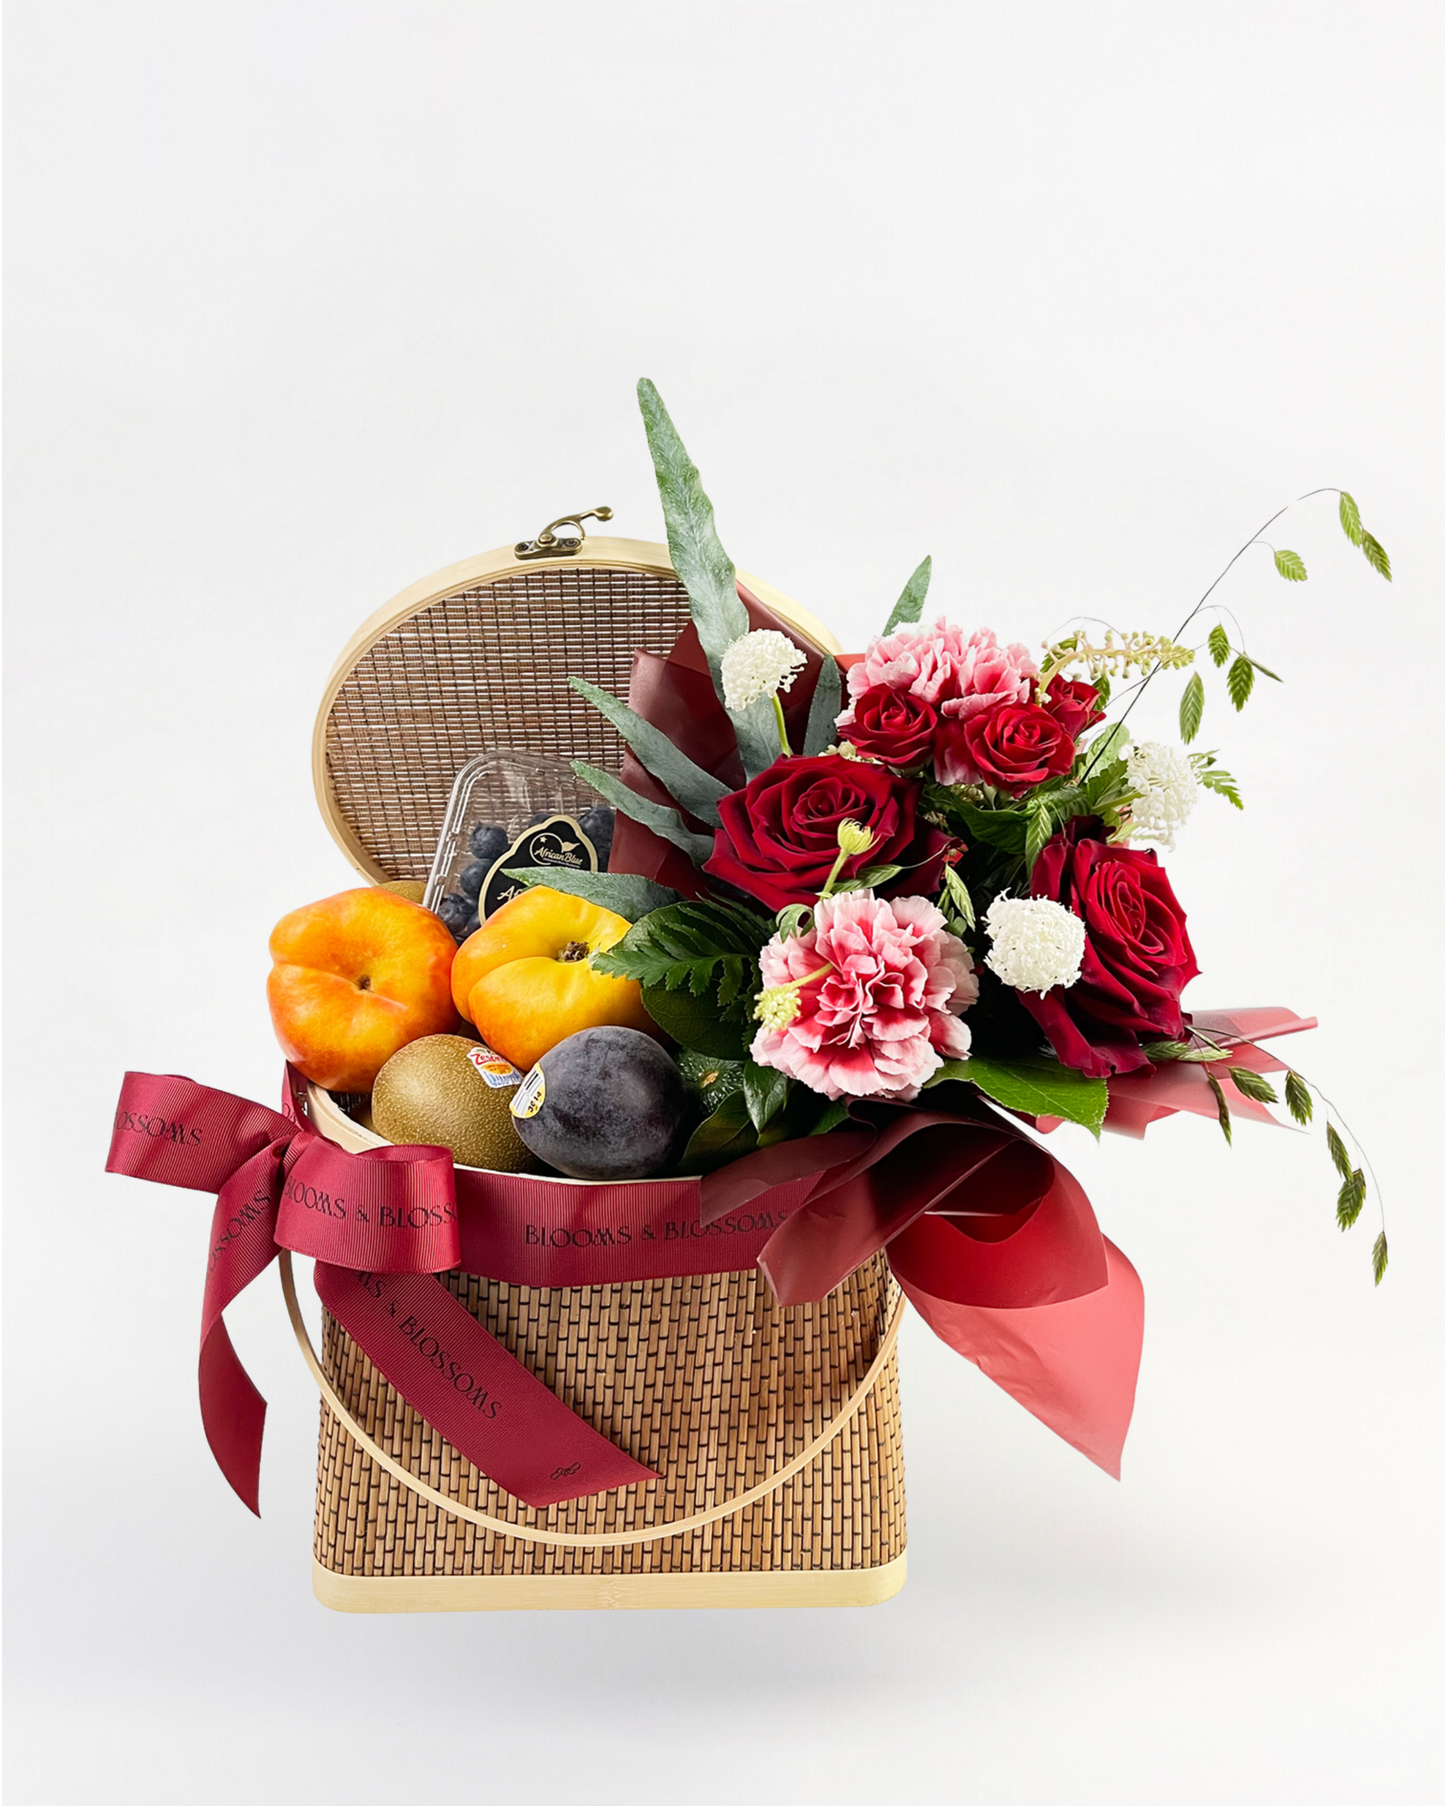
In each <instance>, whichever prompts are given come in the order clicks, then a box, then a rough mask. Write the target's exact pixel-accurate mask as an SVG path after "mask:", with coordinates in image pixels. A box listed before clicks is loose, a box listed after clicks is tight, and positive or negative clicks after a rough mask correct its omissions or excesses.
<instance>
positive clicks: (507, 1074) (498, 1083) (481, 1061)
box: [467, 1047, 522, 1091]
mask: <svg viewBox="0 0 1445 1806" xmlns="http://www.w3.org/2000/svg"><path fill="white" fill-rule="evenodd" d="M467 1058H468V1059H469V1060H470V1061H471V1063H472V1065H473V1066H475V1067H476V1069H477V1071H478V1072H479V1073H480V1074H481V1075H482V1077H483V1078H484V1079H485V1080H486V1082H487V1083H488V1084H489V1085H490V1086H491V1088H492V1090H493V1091H506V1090H507V1089H508V1088H509V1087H510V1086H512V1085H520V1084H521V1082H522V1075H521V1073H520V1072H518V1071H517V1069H516V1067H515V1066H514V1065H513V1064H512V1062H511V1061H510V1060H504V1059H503V1058H502V1056H501V1055H500V1054H494V1053H493V1052H492V1050H491V1048H490V1047H473V1048H469V1049H468V1051H467Z"/></svg>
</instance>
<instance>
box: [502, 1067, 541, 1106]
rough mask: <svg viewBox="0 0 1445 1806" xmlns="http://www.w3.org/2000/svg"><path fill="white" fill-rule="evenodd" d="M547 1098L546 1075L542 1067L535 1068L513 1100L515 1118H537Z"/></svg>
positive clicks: (523, 1081)
mask: <svg viewBox="0 0 1445 1806" xmlns="http://www.w3.org/2000/svg"><path fill="white" fill-rule="evenodd" d="M546 1096H547V1079H546V1075H545V1074H544V1073H543V1071H542V1068H541V1067H540V1066H534V1067H533V1068H532V1070H531V1071H530V1072H529V1073H528V1074H527V1076H526V1078H524V1079H523V1080H522V1083H521V1086H520V1088H519V1090H518V1092H517V1095H516V1096H515V1097H514V1098H513V1099H512V1103H511V1111H512V1114H513V1116H535V1115H536V1114H537V1112H538V1111H539V1110H540V1109H541V1108H542V1104H543V1101H544V1099H545V1098H546Z"/></svg>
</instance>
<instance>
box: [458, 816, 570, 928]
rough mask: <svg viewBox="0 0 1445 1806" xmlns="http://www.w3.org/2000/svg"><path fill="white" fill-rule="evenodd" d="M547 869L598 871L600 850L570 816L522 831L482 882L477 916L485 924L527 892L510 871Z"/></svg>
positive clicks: (553, 817) (549, 817) (538, 823)
mask: <svg viewBox="0 0 1445 1806" xmlns="http://www.w3.org/2000/svg"><path fill="white" fill-rule="evenodd" d="M547 865H550V866H555V867H557V868H558V869H560V870H562V871H565V872H595V871H596V870H597V849H596V847H595V846H593V844H592V842H591V840H590V839H589V838H588V836H587V834H586V833H585V832H584V830H583V829H582V828H580V827H579V826H578V824H577V823H576V822H575V821H574V820H573V818H572V817H571V816H570V815H551V816H548V818H547V819H546V821H542V822H534V823H533V824H532V826H531V827H529V828H524V829H523V830H522V832H521V834H520V835H518V837H517V838H516V840H514V841H513V842H512V844H511V846H510V847H508V848H507V850H506V852H505V853H503V854H502V856H501V858H500V859H498V860H497V861H496V863H495V864H494V865H493V866H492V869H491V870H490V871H489V872H488V873H487V875H486V878H485V879H484V880H483V882H482V888H481V894H480V896H479V897H478V899H477V914H478V915H479V916H480V917H481V919H482V920H483V921H485V920H486V919H487V917H488V916H489V915H491V914H492V913H493V912H494V911H495V910H498V909H500V908H501V907H502V905H503V904H504V903H510V902H511V900H512V898H513V897H516V896H520V895H521V893H522V892H523V891H524V890H525V889H526V888H527V887H526V885H525V884H519V883H518V882H517V880H516V879H515V878H509V877H508V876H507V872H508V870H509V869H510V868H514V867H515V868H520V867H522V866H533V867H535V866H547Z"/></svg>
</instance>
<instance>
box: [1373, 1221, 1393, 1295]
mask: <svg viewBox="0 0 1445 1806" xmlns="http://www.w3.org/2000/svg"><path fill="white" fill-rule="evenodd" d="M1389 1264H1390V1248H1389V1244H1388V1243H1387V1242H1386V1240H1385V1232H1384V1230H1383V1229H1382V1230H1381V1231H1380V1233H1379V1234H1378V1235H1377V1236H1376V1237H1375V1245H1374V1247H1373V1248H1372V1249H1371V1250H1370V1265H1371V1266H1372V1267H1373V1268H1374V1270H1375V1284H1376V1285H1378V1284H1379V1283H1380V1281H1381V1280H1382V1279H1383V1278H1384V1277H1385V1269H1386V1267H1388V1266H1389Z"/></svg>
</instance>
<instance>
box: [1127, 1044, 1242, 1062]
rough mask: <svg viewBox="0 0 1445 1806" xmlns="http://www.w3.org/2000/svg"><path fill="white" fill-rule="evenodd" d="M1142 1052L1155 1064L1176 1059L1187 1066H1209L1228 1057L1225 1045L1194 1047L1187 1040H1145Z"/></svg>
mask: <svg viewBox="0 0 1445 1806" xmlns="http://www.w3.org/2000/svg"><path fill="white" fill-rule="evenodd" d="M1142 1052H1143V1054H1144V1056H1145V1058H1146V1059H1150V1060H1153V1061H1154V1062H1155V1063H1156V1064H1157V1063H1159V1062H1160V1061H1163V1060H1178V1061H1181V1062H1182V1063H1184V1064H1185V1065H1189V1066H1209V1065H1212V1064H1213V1063H1214V1062H1215V1061H1216V1060H1227V1059H1229V1058H1230V1053H1229V1049H1228V1048H1227V1047H1196V1046H1194V1045H1193V1044H1192V1043H1191V1042H1189V1041H1146V1042H1145V1043H1144V1046H1143V1049H1142Z"/></svg>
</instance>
